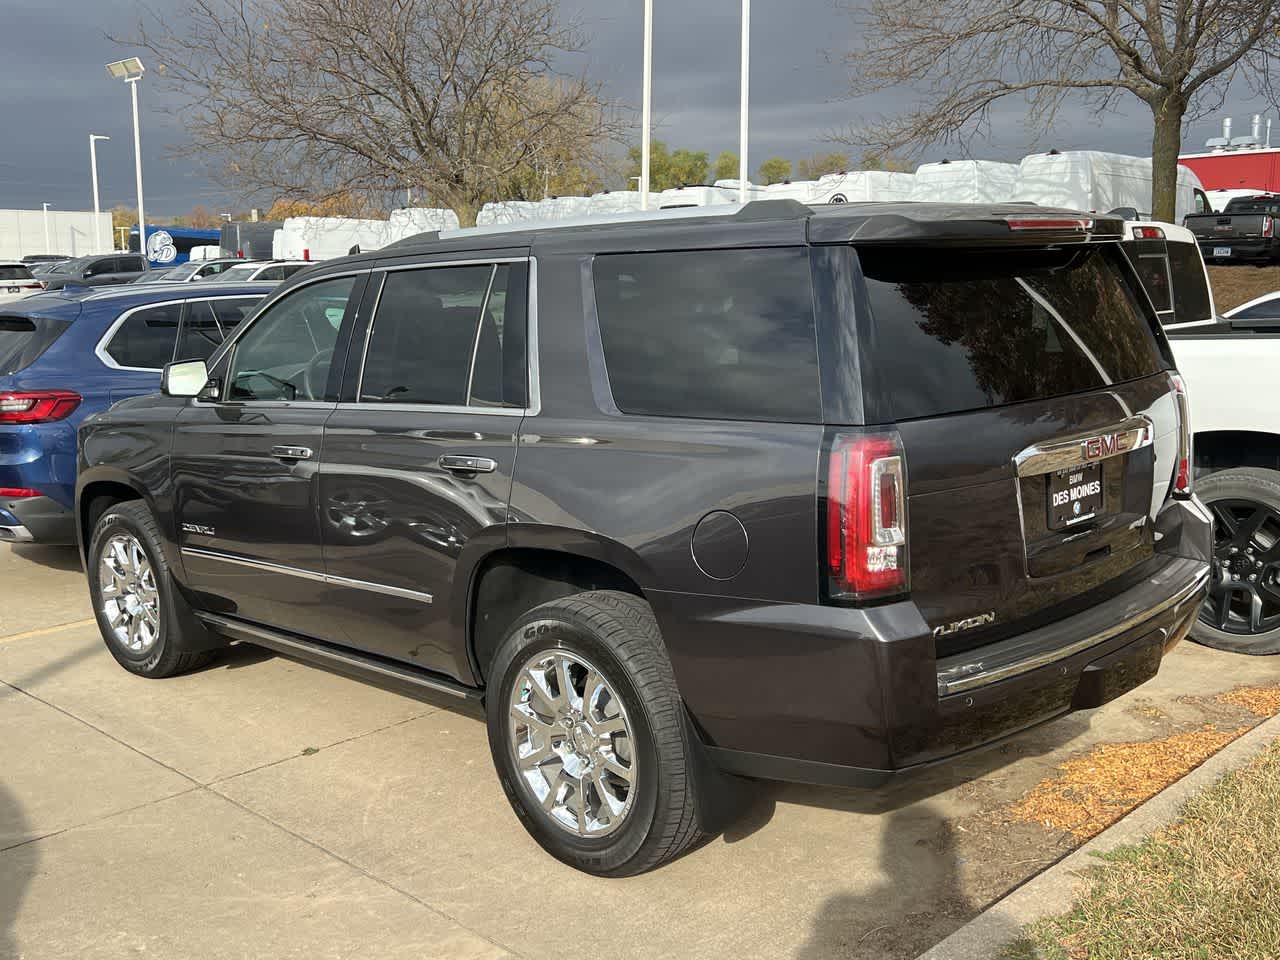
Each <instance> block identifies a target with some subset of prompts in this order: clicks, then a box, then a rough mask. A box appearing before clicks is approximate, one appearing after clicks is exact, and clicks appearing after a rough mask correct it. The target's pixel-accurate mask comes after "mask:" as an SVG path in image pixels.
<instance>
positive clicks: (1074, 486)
mask: <svg viewBox="0 0 1280 960" xmlns="http://www.w3.org/2000/svg"><path fill="white" fill-rule="evenodd" d="M1105 497H1106V488H1105V487H1104V485H1103V468H1102V462H1101V461H1099V462H1097V463H1085V464H1080V465H1077V466H1074V467H1070V468H1068V469H1066V470H1056V471H1054V472H1053V473H1048V474H1045V519H1046V523H1047V525H1048V527H1049V529H1050V530H1065V529H1066V528H1067V527H1073V526H1075V525H1076V524H1078V523H1084V522H1085V521H1086V520H1092V519H1094V518H1095V517H1097V516H1098V514H1100V513H1102V511H1103V509H1104V507H1105V506H1106V500H1105Z"/></svg>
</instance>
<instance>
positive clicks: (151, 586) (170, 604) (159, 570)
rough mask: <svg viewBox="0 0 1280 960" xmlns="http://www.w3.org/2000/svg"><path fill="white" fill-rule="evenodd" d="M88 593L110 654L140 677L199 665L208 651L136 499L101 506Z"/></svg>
mask: <svg viewBox="0 0 1280 960" xmlns="http://www.w3.org/2000/svg"><path fill="white" fill-rule="evenodd" d="M85 569H86V570H87V572H88V576H89V595H90V597H91V598H92V600H93V612H94V616H95V617H96V618H97V621H98V629H99V630H100V631H101V633H102V639H103V641H104V642H105V643H106V645H107V649H108V650H110V651H111V655H112V656H113V657H115V658H116V662H117V663H119V664H120V666H122V667H124V668H125V669H126V670H128V671H129V672H130V673H136V674H137V675H138V676H140V677H151V678H160V677H171V676H173V675H175V674H178V673H185V672H186V671H188V670H194V669H196V668H197V667H200V666H203V665H204V664H206V663H208V662H209V660H211V659H212V658H213V654H214V651H212V650H209V649H195V650H193V649H191V648H192V647H208V646H210V645H211V644H210V641H209V636H208V634H207V633H206V632H205V630H204V628H203V627H202V626H200V624H199V622H198V621H197V620H196V619H195V617H194V616H193V615H192V613H191V608H190V607H189V606H188V605H187V602H186V600H185V599H184V598H183V596H182V595H181V593H179V591H178V588H177V585H176V584H175V583H174V581H173V577H172V576H171V574H170V572H169V566H168V564H167V563H166V562H165V556H164V549H163V546H162V541H161V538H160V529H159V527H158V526H157V524H156V521H155V518H154V517H153V516H152V515H151V511H150V510H149V509H147V505H146V504H145V503H143V502H142V501H140V500H130V501H127V502H125V503H117V504H114V505H112V506H110V507H107V508H106V510H104V511H103V512H102V515H101V516H100V517H98V520H97V522H96V523H95V524H94V527H93V535H92V537H91V538H90V540H89V556H88V563H87V565H86V568H85Z"/></svg>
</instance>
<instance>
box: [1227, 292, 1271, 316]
mask: <svg viewBox="0 0 1280 960" xmlns="http://www.w3.org/2000/svg"><path fill="white" fill-rule="evenodd" d="M1267 318H1272V319H1277V320H1280V297H1277V298H1276V299H1274V300H1266V301H1264V302H1262V303H1255V304H1254V305H1253V306H1252V307H1246V308H1245V309H1244V310H1237V311H1236V312H1235V313H1234V314H1232V316H1231V319H1232V320H1263V319H1267Z"/></svg>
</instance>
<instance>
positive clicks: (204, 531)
mask: <svg viewBox="0 0 1280 960" xmlns="http://www.w3.org/2000/svg"><path fill="white" fill-rule="evenodd" d="M182 532H183V533H198V534H200V535H201V536H204V537H212V536H213V527H206V526H204V525H203V524H199V523H184V524H183V525H182Z"/></svg>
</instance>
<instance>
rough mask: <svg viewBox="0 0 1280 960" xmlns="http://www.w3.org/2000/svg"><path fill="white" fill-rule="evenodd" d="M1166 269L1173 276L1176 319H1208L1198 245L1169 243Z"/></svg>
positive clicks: (1205, 283) (1205, 281) (1206, 283)
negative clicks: (1167, 268)
mask: <svg viewBox="0 0 1280 960" xmlns="http://www.w3.org/2000/svg"><path fill="white" fill-rule="evenodd" d="M1169 272H1170V274H1172V276H1173V310H1174V316H1176V317H1177V320H1178V322H1179V323H1187V322H1188V321H1191V320H1208V319H1209V318H1210V317H1212V316H1213V307H1211V306H1210V304H1209V281H1208V279H1206V277H1205V274H1204V261H1203V260H1201V259H1200V248H1199V247H1198V246H1196V245H1195V244H1194V243H1172V242H1171V243H1170V244H1169Z"/></svg>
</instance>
